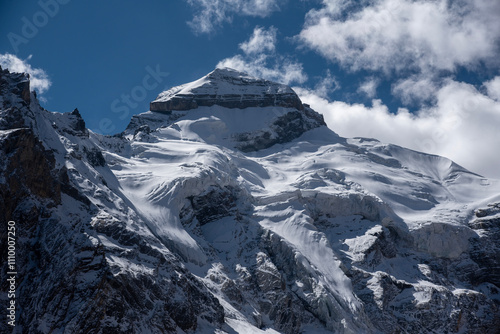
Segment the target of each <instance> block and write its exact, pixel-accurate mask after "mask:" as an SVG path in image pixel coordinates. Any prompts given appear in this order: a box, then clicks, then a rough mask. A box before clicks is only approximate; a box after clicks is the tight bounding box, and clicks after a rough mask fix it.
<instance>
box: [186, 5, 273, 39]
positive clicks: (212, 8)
mask: <svg viewBox="0 0 500 334" xmlns="http://www.w3.org/2000/svg"><path fill="white" fill-rule="evenodd" d="M187 2H188V3H189V4H190V5H191V6H192V7H193V8H195V9H196V13H195V15H194V17H193V19H192V20H191V21H189V22H188V24H189V26H190V27H191V28H192V29H193V30H194V32H196V33H213V32H214V31H215V30H216V29H217V28H218V27H220V26H221V25H222V24H223V23H226V22H232V20H233V17H234V16H235V15H240V16H254V17H267V16H269V15H271V13H273V12H275V11H278V10H279V5H278V4H279V0H187Z"/></svg>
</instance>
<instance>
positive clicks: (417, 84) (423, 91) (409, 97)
mask: <svg viewBox="0 0 500 334" xmlns="http://www.w3.org/2000/svg"><path fill="white" fill-rule="evenodd" d="M442 81H445V80H443V79H439V78H435V77H433V76H431V75H412V76H409V77H406V78H404V79H399V80H397V81H396V82H395V83H394V84H393V85H392V93H393V94H394V95H395V96H398V97H399V98H400V99H401V101H402V102H403V103H404V104H406V105H408V104H417V105H421V104H424V103H426V102H432V101H433V100H434V99H435V97H436V96H435V94H436V92H438V91H439V87H440V85H441V82H442Z"/></svg>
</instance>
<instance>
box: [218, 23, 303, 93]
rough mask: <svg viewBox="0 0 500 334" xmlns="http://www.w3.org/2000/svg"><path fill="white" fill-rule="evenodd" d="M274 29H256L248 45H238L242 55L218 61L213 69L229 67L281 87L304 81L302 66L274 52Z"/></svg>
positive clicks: (245, 43) (246, 43) (246, 42)
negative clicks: (273, 82)
mask: <svg viewBox="0 0 500 334" xmlns="http://www.w3.org/2000/svg"><path fill="white" fill-rule="evenodd" d="M276 33H277V29H275V28H274V27H271V28H269V29H268V30H266V29H264V28H262V27H256V28H255V29H254V32H253V34H252V36H251V37H250V38H249V40H248V41H245V42H243V43H241V44H240V48H241V49H242V50H243V52H244V54H243V55H241V54H239V55H235V56H233V57H229V58H226V59H223V60H221V61H220V62H219V63H218V64H217V67H230V68H233V69H235V70H238V71H243V72H247V73H248V74H250V75H253V76H255V77H259V78H264V79H268V80H272V81H277V82H280V83H284V84H291V83H296V84H302V83H304V82H305V81H307V75H306V74H305V72H304V69H303V67H302V64H301V63H299V62H297V61H295V60H294V59H292V58H290V57H287V56H283V55H280V54H277V53H276V52H275V48H276V47H275V45H276Z"/></svg>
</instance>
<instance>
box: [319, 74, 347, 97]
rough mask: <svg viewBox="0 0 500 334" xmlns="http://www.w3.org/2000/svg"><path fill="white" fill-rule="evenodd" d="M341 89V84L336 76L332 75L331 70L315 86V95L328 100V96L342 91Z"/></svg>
mask: <svg viewBox="0 0 500 334" xmlns="http://www.w3.org/2000/svg"><path fill="white" fill-rule="evenodd" d="M340 87H341V86H340V83H339V82H338V80H337V79H336V78H335V76H333V75H332V73H331V72H330V70H326V74H325V76H324V77H322V78H321V79H320V80H319V82H318V83H317V84H316V85H315V86H314V93H315V94H316V95H318V96H321V97H324V98H327V97H328V94H330V93H333V92H334V91H336V90H338V89H340Z"/></svg>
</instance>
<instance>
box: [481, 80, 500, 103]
mask: <svg viewBox="0 0 500 334" xmlns="http://www.w3.org/2000/svg"><path fill="white" fill-rule="evenodd" d="M484 86H485V87H486V90H487V92H488V96H489V97H491V98H492V99H496V100H497V101H500V76H497V77H495V78H493V79H492V80H490V81H488V82H486V83H485V84H484Z"/></svg>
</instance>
